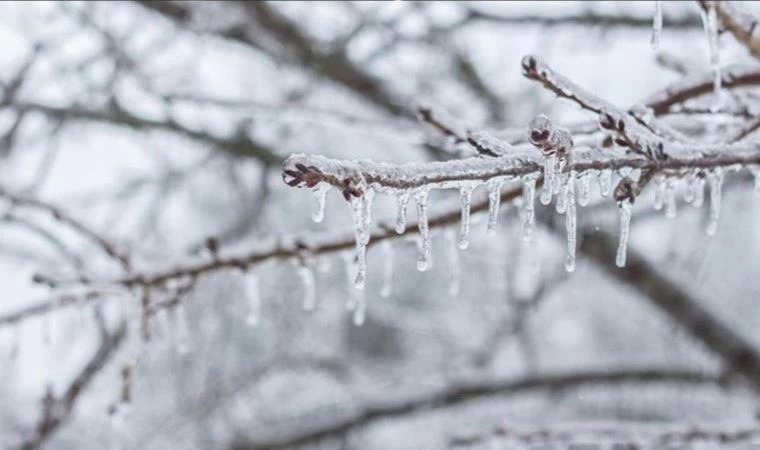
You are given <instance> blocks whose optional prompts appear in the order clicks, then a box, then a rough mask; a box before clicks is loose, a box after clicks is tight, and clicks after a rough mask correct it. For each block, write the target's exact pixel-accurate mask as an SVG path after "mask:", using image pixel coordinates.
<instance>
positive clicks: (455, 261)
mask: <svg viewBox="0 0 760 450" xmlns="http://www.w3.org/2000/svg"><path fill="white" fill-rule="evenodd" d="M447 234H448V235H449V239H448V240H449V242H450V245H448V246H447V247H449V252H451V253H450V264H451V279H450V280H449V295H450V296H452V297H456V296H458V295H459V290H460V288H461V285H462V282H461V280H462V268H461V267H460V263H459V246H458V245H457V236H456V234H455V233H454V232H453V231H450V232H448V233H447Z"/></svg>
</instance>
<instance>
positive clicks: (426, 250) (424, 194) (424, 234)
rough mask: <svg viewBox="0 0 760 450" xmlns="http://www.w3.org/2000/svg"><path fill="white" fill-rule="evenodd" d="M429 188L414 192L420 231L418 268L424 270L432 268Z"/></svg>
mask: <svg viewBox="0 0 760 450" xmlns="http://www.w3.org/2000/svg"><path fill="white" fill-rule="evenodd" d="M428 194H429V191H428V189H420V190H419V191H417V192H416V193H415V194H414V200H415V201H416V202H417V227H418V229H419V232H420V245H419V248H420V254H419V257H418V258H417V270H419V271H420V272H424V271H426V270H428V269H429V268H430V229H429V227H428Z"/></svg>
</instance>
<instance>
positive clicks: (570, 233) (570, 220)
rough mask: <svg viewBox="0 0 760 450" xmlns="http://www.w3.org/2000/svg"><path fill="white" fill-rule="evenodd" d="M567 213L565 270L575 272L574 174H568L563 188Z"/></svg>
mask: <svg viewBox="0 0 760 450" xmlns="http://www.w3.org/2000/svg"><path fill="white" fill-rule="evenodd" d="M565 190H566V193H565V197H566V199H567V200H566V203H567V212H566V213H565V227H566V230H567V258H566V259H565V270H567V271H568V272H572V271H574V270H575V244H576V215H575V213H576V210H575V172H570V176H569V177H568V180H567V187H566V188H565Z"/></svg>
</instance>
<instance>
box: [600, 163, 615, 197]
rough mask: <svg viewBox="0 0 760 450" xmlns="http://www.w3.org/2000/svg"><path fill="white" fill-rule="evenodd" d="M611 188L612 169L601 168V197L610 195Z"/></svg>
mask: <svg viewBox="0 0 760 450" xmlns="http://www.w3.org/2000/svg"><path fill="white" fill-rule="evenodd" d="M611 190H612V171H611V170H609V169H602V171H601V173H600V174H599V193H600V194H601V195H602V197H607V196H608V195H610V191H611Z"/></svg>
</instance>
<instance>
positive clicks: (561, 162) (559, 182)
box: [552, 155, 567, 195]
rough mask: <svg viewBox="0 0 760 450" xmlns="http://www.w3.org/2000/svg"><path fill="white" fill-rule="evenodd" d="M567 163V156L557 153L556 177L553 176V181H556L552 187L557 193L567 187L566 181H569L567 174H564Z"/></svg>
mask: <svg viewBox="0 0 760 450" xmlns="http://www.w3.org/2000/svg"><path fill="white" fill-rule="evenodd" d="M566 165H567V157H565V156H561V155H557V167H555V168H554V177H553V178H552V181H553V182H554V184H553V187H552V192H553V193H554V194H555V195H556V194H559V192H560V191H561V190H562V189H563V188H564V187H565V182H566V181H567V176H566V175H565V176H563V174H564V171H565V166H566Z"/></svg>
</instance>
